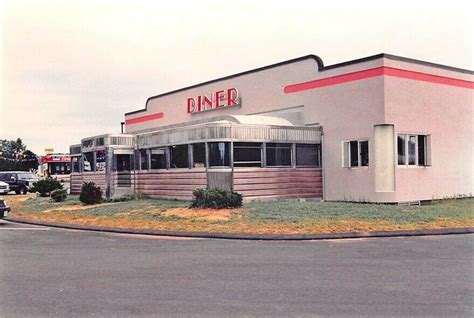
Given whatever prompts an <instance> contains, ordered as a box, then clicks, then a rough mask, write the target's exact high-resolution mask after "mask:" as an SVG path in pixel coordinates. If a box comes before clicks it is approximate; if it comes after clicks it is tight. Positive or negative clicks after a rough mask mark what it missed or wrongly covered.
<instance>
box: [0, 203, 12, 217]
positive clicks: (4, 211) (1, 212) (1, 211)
mask: <svg viewBox="0 0 474 318" xmlns="http://www.w3.org/2000/svg"><path fill="white" fill-rule="evenodd" d="M8 212H10V207H9V206H8V205H7V204H6V203H5V200H3V199H2V198H0V219H3V218H5V217H7V215H8Z"/></svg>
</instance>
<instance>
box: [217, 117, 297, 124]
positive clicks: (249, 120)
mask: <svg viewBox="0 0 474 318" xmlns="http://www.w3.org/2000/svg"><path fill="white" fill-rule="evenodd" d="M221 120H224V121H230V122H234V123H236V124H243V125H267V126H294V125H293V124H292V123H291V122H290V121H288V120H286V119H284V118H280V117H274V116H263V115H226V116H223V117H222V119H221Z"/></svg>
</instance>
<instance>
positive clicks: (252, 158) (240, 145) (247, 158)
mask: <svg viewBox="0 0 474 318" xmlns="http://www.w3.org/2000/svg"><path fill="white" fill-rule="evenodd" d="M261 166H262V144H260V143H251V142H235V143H234V167H261Z"/></svg>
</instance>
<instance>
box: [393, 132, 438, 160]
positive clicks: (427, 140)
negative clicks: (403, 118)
mask: <svg viewBox="0 0 474 318" xmlns="http://www.w3.org/2000/svg"><path fill="white" fill-rule="evenodd" d="M399 136H403V138H404V143H405V144H404V147H403V149H404V151H405V153H404V157H403V163H400V162H399V161H398V156H399V154H398V138H399ZM411 137H414V138H415V163H414V164H410V160H409V153H408V151H409V140H410V138H411ZM420 137H424V142H423V153H424V164H420V158H419V157H420V156H419V153H420V149H419V146H420V143H419V138H420ZM396 157H397V160H396V162H397V167H405V168H409V167H410V168H411V167H413V168H415V167H431V166H432V163H431V134H425V133H409V132H398V133H397V153H396Z"/></svg>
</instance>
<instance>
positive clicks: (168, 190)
mask: <svg viewBox="0 0 474 318" xmlns="http://www.w3.org/2000/svg"><path fill="white" fill-rule="evenodd" d="M206 186H207V178H206V170H205V169H193V170H187V171H186V170H176V171H173V170H156V171H139V172H137V187H136V190H137V193H141V194H146V195H149V196H150V197H154V198H167V199H181V200H191V199H192V198H193V190H194V189H196V188H205V187H206Z"/></svg>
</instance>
